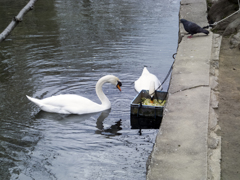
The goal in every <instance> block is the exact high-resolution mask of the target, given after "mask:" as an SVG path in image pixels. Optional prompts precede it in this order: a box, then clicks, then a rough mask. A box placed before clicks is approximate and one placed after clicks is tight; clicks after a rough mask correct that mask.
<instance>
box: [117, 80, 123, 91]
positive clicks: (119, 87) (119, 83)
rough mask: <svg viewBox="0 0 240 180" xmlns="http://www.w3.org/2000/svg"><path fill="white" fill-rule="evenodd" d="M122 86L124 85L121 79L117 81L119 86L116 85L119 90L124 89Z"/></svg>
mask: <svg viewBox="0 0 240 180" xmlns="http://www.w3.org/2000/svg"><path fill="white" fill-rule="evenodd" d="M121 86H122V83H121V82H120V81H118V83H117V86H116V87H117V88H118V89H119V91H122V90H121Z"/></svg>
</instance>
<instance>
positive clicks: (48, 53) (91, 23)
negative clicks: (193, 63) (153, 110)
mask: <svg viewBox="0 0 240 180" xmlns="http://www.w3.org/2000/svg"><path fill="white" fill-rule="evenodd" d="M27 2H28V0H18V1H13V0H2V1H0V31H2V30H3V29H4V28H5V27H6V26H7V24H8V23H9V22H10V21H11V19H12V17H13V16H15V15H16V14H17V13H18V12H19V11H20V9H21V8H22V7H23V6H24V5H25V4H26V3H27ZM178 12H179V0H162V1H156V0H148V1H135V0H128V1H125V0H119V1H111V0H109V1H107V0H103V1H96V0H92V1H89V0H58V1H53V0H48V1H46V0H45V1H37V3H36V4H35V9H34V10H33V11H31V12H29V13H28V14H27V15H25V17H24V20H23V22H22V23H20V24H19V25H18V26H17V27H16V29H15V30H14V31H13V32H12V33H11V36H9V37H8V39H7V40H6V41H4V42H2V43H0V164H1V168H0V177H1V179H21V180H28V179H38V180H39V179H44V180H46V179H91V180H92V179H99V180H100V179H101V180H102V179H114V180H116V179H129V180H132V179H138V180H141V179H145V174H146V160H147V158H148V155H149V154H150V152H151V151H152V146H153V144H154V141H155V136H156V134H157V130H154V129H145V130H142V135H139V133H138V130H137V129H135V130H134V129H131V126H130V103H131V101H132V99H133V98H134V97H135V96H136V94H137V93H136V92H135V90H134V84H133V82H134V81H135V80H136V79H137V78H138V77H139V76H140V75H141V72H142V69H143V67H144V65H146V66H148V70H149V71H150V72H152V73H154V74H155V75H157V76H158V78H159V79H160V80H161V81H162V80H163V79H164V77H165V76H166V74H167V72H168V70H169V68H170V66H171V64H172V61H173V59H172V54H173V53H175V52H176V48H177V41H178ZM107 74H114V75H116V76H117V77H119V78H120V80H121V81H122V83H123V86H122V92H119V91H118V90H117V89H116V88H114V87H113V86H112V85H108V84H106V85H105V86H104V88H103V90H104V92H105V94H106V95H107V96H108V98H109V99H110V101H111V103H112V109H111V110H110V111H105V112H103V113H96V114H90V115H82V116H77V115H71V116H66V115H60V114H51V113H45V112H41V111H39V108H38V107H36V106H35V105H34V104H32V103H31V102H29V101H28V100H27V98H26V96H25V95H29V96H33V97H37V98H45V97H49V96H52V95H57V94H64V93H73V94H78V95H83V96H85V97H87V98H89V99H92V100H94V101H96V102H99V100H98V98H97V96H96V93H95V89H94V87H95V84H96V81H97V80H98V79H99V78H100V77H101V76H104V75H107ZM167 87H168V81H167V82H166V83H165V84H164V89H165V90H166V89H167Z"/></svg>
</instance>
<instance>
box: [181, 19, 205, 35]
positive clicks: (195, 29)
mask: <svg viewBox="0 0 240 180" xmlns="http://www.w3.org/2000/svg"><path fill="white" fill-rule="evenodd" d="M180 21H181V23H183V27H184V29H185V30H186V31H187V32H188V33H189V34H191V36H188V38H191V37H192V35H194V34H197V33H204V34H206V35H208V34H209V31H207V30H206V29H203V28H201V27H200V26H199V25H197V24H195V23H193V22H191V21H187V20H186V19H180Z"/></svg>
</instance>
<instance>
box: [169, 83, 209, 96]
mask: <svg viewBox="0 0 240 180" xmlns="http://www.w3.org/2000/svg"><path fill="white" fill-rule="evenodd" d="M199 87H209V85H198V86H193V87H190V88H185V89H180V90H178V91H175V92H173V93H171V94H175V93H178V92H182V91H187V90H191V89H196V88H199Z"/></svg>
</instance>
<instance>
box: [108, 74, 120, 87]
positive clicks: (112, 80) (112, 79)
mask: <svg viewBox="0 0 240 180" xmlns="http://www.w3.org/2000/svg"><path fill="white" fill-rule="evenodd" d="M107 81H108V82H110V83H111V84H113V85H115V86H116V87H117V88H118V89H119V91H121V86H122V83H121V81H120V80H119V79H118V77H116V76H113V75H108V76H107Z"/></svg>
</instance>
